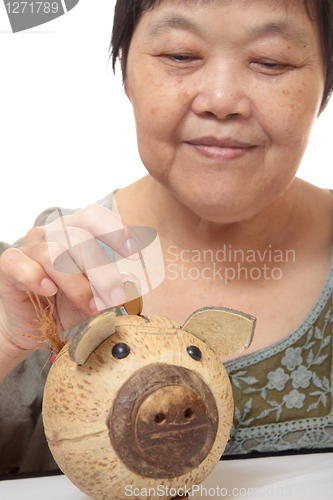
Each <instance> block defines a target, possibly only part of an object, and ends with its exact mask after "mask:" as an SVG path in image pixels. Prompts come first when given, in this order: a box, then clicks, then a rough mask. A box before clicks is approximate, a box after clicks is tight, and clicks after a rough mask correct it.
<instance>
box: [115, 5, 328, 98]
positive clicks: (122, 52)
mask: <svg viewBox="0 0 333 500" xmlns="http://www.w3.org/2000/svg"><path fill="white" fill-rule="evenodd" d="M162 1H163V0H117V3H116V6H115V12H114V20H113V30H112V38H111V43H110V55H111V60H112V67H113V70H115V66H116V62H117V59H118V58H119V59H121V67H122V73H123V80H124V79H125V76H126V66H127V56H128V50H129V46H130V43H131V39H132V35H133V32H134V29H135V26H136V24H137V22H138V20H139V19H140V17H141V16H142V14H143V13H145V12H146V11H148V10H151V9H153V8H154V7H155V6H156V5H158V4H159V3H161V2H162ZM178 1H179V2H182V3H186V0H178ZM193 1H195V0H191V2H193ZM197 1H198V0H197ZM201 1H202V0H201ZM206 1H207V0H206ZM209 1H210V0H208V2H209ZM289 1H290V0H289ZM299 1H302V2H303V4H304V7H305V9H306V11H307V13H308V15H309V17H310V18H311V19H312V20H313V21H316V22H317V23H318V26H319V31H320V34H321V43H322V51H323V58H324V64H325V71H326V75H325V88H324V93H323V100H322V104H325V103H326V102H327V101H328V100H329V98H330V96H331V94H332V92H333V0H299Z"/></svg>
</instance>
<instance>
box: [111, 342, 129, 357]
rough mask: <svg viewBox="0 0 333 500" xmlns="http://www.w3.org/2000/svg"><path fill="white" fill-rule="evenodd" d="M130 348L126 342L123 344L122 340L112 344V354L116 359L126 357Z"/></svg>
mask: <svg viewBox="0 0 333 500" xmlns="http://www.w3.org/2000/svg"><path fill="white" fill-rule="evenodd" d="M130 350H131V349H130V348H129V346H128V345H127V344H123V343H122V342H121V343H119V344H116V345H115V346H113V349H112V356H113V357H114V358H116V359H123V358H126V357H127V356H128V355H129V353H130Z"/></svg>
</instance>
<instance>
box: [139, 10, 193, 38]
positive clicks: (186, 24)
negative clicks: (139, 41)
mask: <svg viewBox="0 0 333 500" xmlns="http://www.w3.org/2000/svg"><path fill="white" fill-rule="evenodd" d="M168 28H179V29H185V30H187V31H191V32H192V33H195V34H201V33H202V31H203V30H202V28H200V27H199V26H198V25H197V24H195V23H193V22H192V21H190V20H189V19H187V18H186V17H184V16H182V15H179V14H173V13H171V14H170V13H169V14H167V15H165V16H164V17H162V18H160V19H155V20H154V21H152V22H151V23H150V24H149V25H148V27H147V30H146V37H147V38H151V37H156V36H159V35H162V34H163V32H164V31H165V30H167V29H168Z"/></svg>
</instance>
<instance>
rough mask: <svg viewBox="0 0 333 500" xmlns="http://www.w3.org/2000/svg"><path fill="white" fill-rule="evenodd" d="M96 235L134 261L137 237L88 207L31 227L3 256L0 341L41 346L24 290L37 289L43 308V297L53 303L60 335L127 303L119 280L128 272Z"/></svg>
mask: <svg viewBox="0 0 333 500" xmlns="http://www.w3.org/2000/svg"><path fill="white" fill-rule="evenodd" d="M96 238H98V239H99V240H101V241H103V243H105V244H106V245H108V246H109V247H111V248H112V249H113V250H115V251H116V252H117V253H118V254H120V255H121V256H122V257H125V258H130V259H135V258H136V257H135V254H137V252H138V251H139V250H141V242H140V240H139V238H138V237H137V235H135V234H134V233H133V231H131V229H130V228H127V227H126V226H125V227H124V225H123V223H122V222H121V220H120V219H119V218H118V217H116V216H115V215H114V214H113V213H112V212H111V211H110V210H108V209H106V208H104V207H100V206H96V205H91V206H89V207H87V208H85V209H82V210H80V211H79V212H77V213H75V214H73V215H69V216H66V217H60V218H58V219H56V220H55V221H54V222H52V223H51V224H48V225H46V226H43V227H36V228H33V229H32V230H31V231H29V233H28V234H27V236H26V238H25V240H24V242H23V244H22V246H21V247H20V248H18V249H8V250H6V251H5V252H4V253H3V254H2V256H1V257H0V295H1V302H0V342H1V336H2V338H4V339H6V341H7V343H11V344H12V345H14V346H17V347H18V348H20V349H21V350H27V351H33V350H35V348H36V347H40V342H41V339H40V338H39V336H38V334H37V332H36V331H35V329H34V328H33V326H32V324H33V323H34V320H35V319H37V317H36V312H35V309H34V306H33V304H32V302H31V300H30V298H29V296H28V294H27V291H30V292H31V293H34V292H36V293H37V294H38V295H39V297H40V300H41V303H42V305H43V306H45V307H47V305H48V301H47V299H46V297H48V298H49V300H50V301H51V302H52V304H53V306H54V314H53V315H54V319H55V321H56V324H57V327H58V332H59V334H61V333H62V332H64V331H67V330H69V329H71V328H72V327H73V326H75V325H77V324H80V323H82V322H83V321H85V320H86V319H87V318H88V317H90V316H93V315H94V314H96V313H97V312H98V311H101V310H103V309H105V308H108V307H116V306H119V305H122V304H123V303H124V302H125V299H126V297H125V293H124V287H123V280H128V279H129V276H128V275H127V276H126V278H123V277H122V275H121V274H120V273H119V272H118V270H117V268H116V267H115V266H114V264H113V263H112V262H111V261H110V259H109V258H108V257H107V255H106V253H105V252H104V250H103V249H102V248H101V246H100V245H99V243H98V242H97V240H96ZM137 257H138V255H137ZM133 279H134V280H136V279H135V277H133ZM26 354H27V353H26ZM25 357H26V355H25Z"/></svg>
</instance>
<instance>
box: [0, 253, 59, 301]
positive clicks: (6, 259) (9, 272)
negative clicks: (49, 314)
mask: <svg viewBox="0 0 333 500" xmlns="http://www.w3.org/2000/svg"><path fill="white" fill-rule="evenodd" d="M0 268H1V272H0V289H1V293H2V294H5V293H10V291H12V288H13V286H15V287H16V288H17V289H19V290H21V291H26V289H28V290H30V291H36V293H38V294H39V295H42V296H48V297H50V296H52V295H55V294H56V293H57V290H58V288H57V285H56V284H55V283H54V282H53V281H52V279H50V277H49V276H48V274H47V273H46V272H45V270H44V268H43V267H42V266H41V265H40V264H39V263H38V262H36V261H34V260H33V259H31V258H29V257H28V256H27V255H25V254H24V253H23V252H22V251H21V250H19V249H18V248H10V249H8V250H6V251H5V252H4V253H3V254H2V256H1V259H0Z"/></svg>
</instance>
